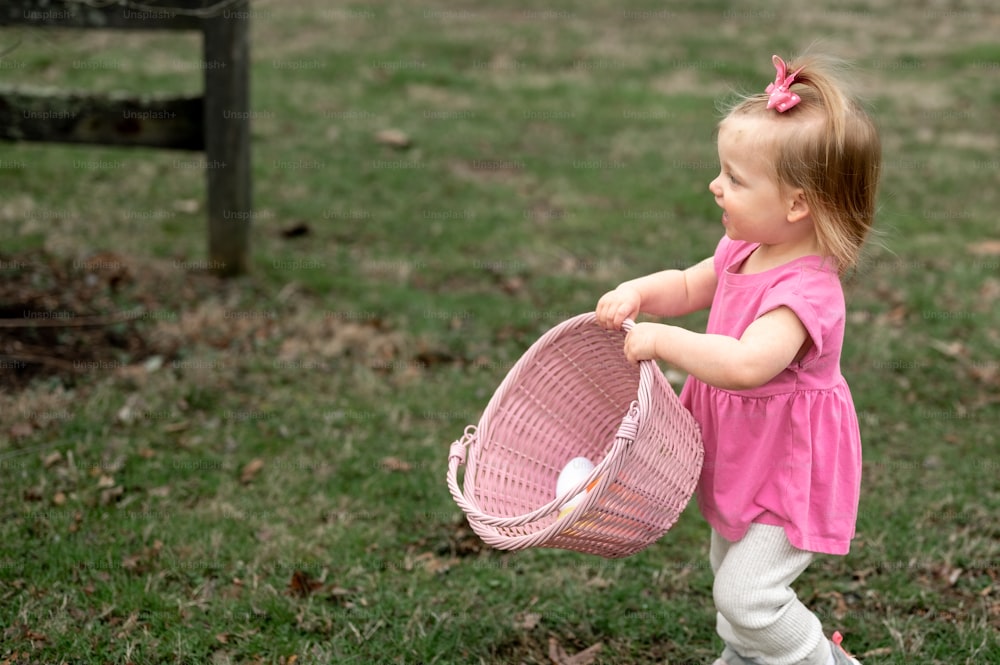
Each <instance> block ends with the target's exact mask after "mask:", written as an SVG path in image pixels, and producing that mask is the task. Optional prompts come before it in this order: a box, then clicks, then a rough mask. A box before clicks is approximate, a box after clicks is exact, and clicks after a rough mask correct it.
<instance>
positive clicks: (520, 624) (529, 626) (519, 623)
mask: <svg viewBox="0 0 1000 665" xmlns="http://www.w3.org/2000/svg"><path fill="white" fill-rule="evenodd" d="M541 620H542V615H541V614H539V613H538V612H518V613H517V614H515V615H514V628H518V629H520V630H534V629H535V627H536V626H537V625H538V624H539V623H540V622H541Z"/></svg>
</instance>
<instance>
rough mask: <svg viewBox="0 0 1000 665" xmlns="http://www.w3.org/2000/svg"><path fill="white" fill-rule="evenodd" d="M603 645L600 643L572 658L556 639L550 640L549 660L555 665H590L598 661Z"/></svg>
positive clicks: (551, 638)
mask: <svg viewBox="0 0 1000 665" xmlns="http://www.w3.org/2000/svg"><path fill="white" fill-rule="evenodd" d="M602 646H603V644H602V643H601V642H598V643H597V644H593V645H591V646H589V647H587V648H586V649H584V650H583V651H580V652H579V653H576V654H574V655H572V656H570V655H569V654H567V653H566V650H565V649H563V648H562V645H561V644H559V642H558V641H557V640H556V638H554V637H550V638H549V660H551V661H552V663H553V665H590V664H591V663H593V662H594V661H595V660H596V659H597V654H598V653H600V651H601V647H602Z"/></svg>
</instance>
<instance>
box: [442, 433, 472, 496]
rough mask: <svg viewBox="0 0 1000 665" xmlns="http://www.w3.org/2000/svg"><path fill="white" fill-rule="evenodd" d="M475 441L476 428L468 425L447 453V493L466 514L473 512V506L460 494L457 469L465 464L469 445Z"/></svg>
mask: <svg viewBox="0 0 1000 665" xmlns="http://www.w3.org/2000/svg"><path fill="white" fill-rule="evenodd" d="M475 440H476V426H475V425H469V426H467V427H466V428H465V432H464V433H463V434H462V438H460V439H459V440H458V441H455V442H454V443H452V444H451V449H450V450H449V452H448V491H450V492H451V496H452V498H453V499H455V503H457V504H458V505H459V506H460V507H461V508H462V510H464V511H466V512H468V511H469V510H473V509H474V508H473V506H471V505H469V502H468V501H466V500H465V496H464V495H463V494H462V490H461V488H459V486H458V467H460V466H462V465H463V464H465V454H466V451H467V450H468V448H469V445H471V444H472V443H473V442H475Z"/></svg>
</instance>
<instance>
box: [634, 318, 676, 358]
mask: <svg viewBox="0 0 1000 665" xmlns="http://www.w3.org/2000/svg"><path fill="white" fill-rule="evenodd" d="M665 330H666V326H663V325H662V324H658V323H637V324H635V327H634V328H632V330H631V331H630V332H629V334H628V335H626V336H625V357H626V358H628V361H629V362H630V363H637V362H639V361H640V360H653V359H655V358H659V356H658V355H656V343H657V340H658V339H659V336H660V335H661V334H662V333H663V332H664V331H665Z"/></svg>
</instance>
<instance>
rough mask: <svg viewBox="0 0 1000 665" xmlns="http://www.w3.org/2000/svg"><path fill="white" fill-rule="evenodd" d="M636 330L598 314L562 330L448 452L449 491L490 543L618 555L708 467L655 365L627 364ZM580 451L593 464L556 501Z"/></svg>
mask: <svg viewBox="0 0 1000 665" xmlns="http://www.w3.org/2000/svg"><path fill="white" fill-rule="evenodd" d="M632 326H633V323H632V322H631V321H626V322H625V326H624V329H623V330H622V331H618V332H613V331H608V330H604V329H603V328H601V327H600V326H598V325H597V320H596V317H595V316H594V314H592V313H591V314H581V315H579V316H576V317H574V318H572V319H569V320H567V321H564V322H563V323H561V324H559V325H557V326H555V327H554V328H552V329H551V330H549V331H548V332H547V333H545V334H544V335H543V336H542V337H541V338H539V339H538V341H537V342H535V344H533V345H532V346H531V348H529V349H528V350H527V351H526V352H525V354H524V355H523V356H522V357H521V358H520V360H518V362H517V363H516V364H515V365H514V367H513V368H511V370H510V372H509V373H508V374H507V376H506V378H504V380H503V382H502V383H501V384H500V386H499V387H498V388H497V390H496V392H495V393H494V394H493V397H492V399H490V402H489V404H488V405H487V407H486V410H485V411H484V412H483V415H482V417H481V419H480V421H479V425H478V426H469V427H467V428H466V431H465V435H464V436H463V437H462V438H461V439H459V440H458V441H456V442H454V443H453V444H452V445H451V450H450V453H449V460H448V487H449V489H450V491H451V494H452V496H453V497H454V499H455V502H456V503H457V504H458V505H459V506H460V507H461V508H462V510H463V511H464V512H465V514H466V517H467V518H468V521H469V524H470V526H471V527H472V529H473V530H474V531H475V532H476V534H478V535H479V537H480V538H482V539H483V541H485V542H486V543H487V544H489V545H491V546H493V547H496V548H499V549H506V550H520V549H525V548H528V547H554V548H560V549H568V550H574V551H577V552H586V553H589V554H596V555H599V556H603V557H606V558H619V557H625V556H629V555H632V554H635V553H636V552H639V551H640V550H642V549H644V548H646V547H648V546H649V545H651V544H652V543H653V542H655V541H656V540H657V539H658V538H660V537H661V536H662V535H663V534H664V533H666V531H667V530H668V529H669V528H670V527H671V526H673V524H674V522H676V521H677V518H678V517H679V516H680V513H681V511H683V510H684V507H685V506H686V505H687V503H688V501H689V500H690V499H691V495H692V494H693V493H694V488H695V485H696V484H697V482H698V475H699V474H700V472H701V464H702V457H703V455H704V451H703V448H702V444H701V436H700V434H699V430H698V426H697V424H696V423H695V420H694V418H693V417H692V415H691V414H690V412H688V411H687V409H685V408H684V407H683V406H682V405H681V403H680V400H679V399H678V398H677V395H676V394H675V393H674V391H673V389H672V388H671V387H670V384H669V383H667V380H666V378H665V377H664V376H663V373H662V372H661V371H660V369H659V368H658V367H657V366H656V364H655V363H654V362H653V361H642V362H640V363H638V365H633V364H631V363H629V362H628V361H627V360H626V359H625V354H624V352H623V344H624V339H625V335H626V333H627V332H628V331H629V330H631V329H632ZM579 456H582V457H587V458H589V459H590V460H592V461H593V462H594V463H595V464H596V467H595V468H594V470H593V471H592V472H591V473H590V474H589V475H588V476H587V478H586V480H583V481H582V482H581V483H580V484H579V485H578V486H577V487H576V488H575V489H573V490H571V491H569V492H568V493H567V494H565V495H564V496H562V497H560V498H558V499H557V498H556V497H555V488H556V479H557V478H558V476H559V472H560V471H561V470H562V468H563V467H564V466H565V465H566V463H567V462H568V461H569V460H571V459H572V458H574V457H579ZM466 461H467V462H468V464H467V467H466V470H465V474H464V476H463V479H462V482H463V487H459V482H458V467H459V466H461V465H463V464H465V463H466ZM594 480H596V481H597V482H596V485H594V486H593V489H592V490H591V491H589V492H587V494H586V498H584V499H583V501H582V502H581V503H580V504H578V505H577V507H576V508H575V509H574V510H572V511H571V512H570V513H569V514H568V515H566V516H564V517H562V518H559V517H558V515H559V511H560V510H561V509H562V508H563V507H564V506H565V505H566V504H567V503H568V502H569V501H570V500H572V499H573V497H574V496H576V495H577V494H578V493H579V492H582V491H584V489H585V488H586V487H588V486H590V485H591V483H592V482H593V481H594Z"/></svg>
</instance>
